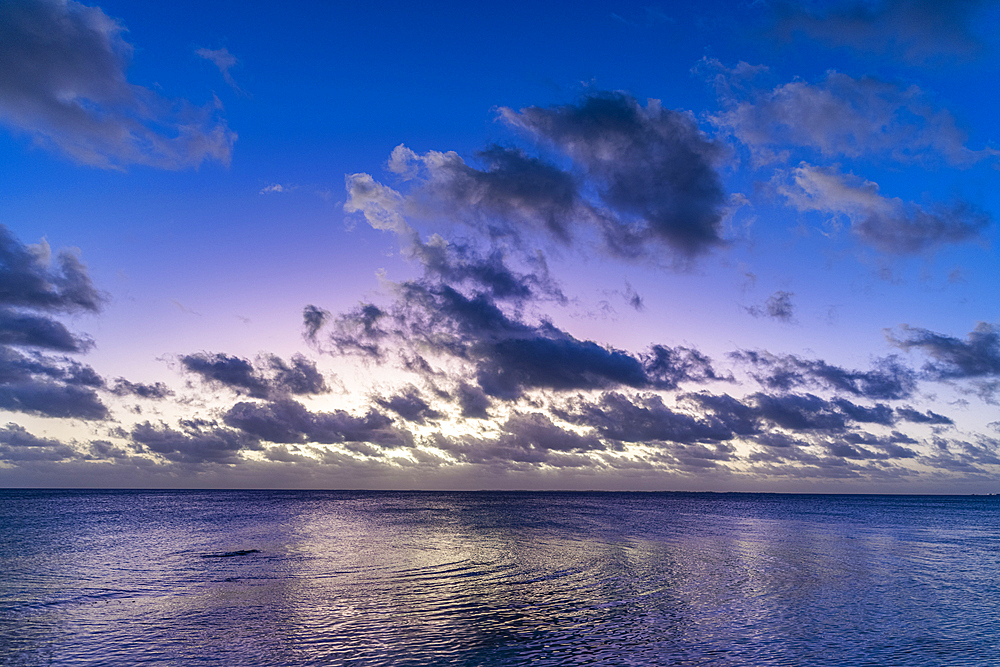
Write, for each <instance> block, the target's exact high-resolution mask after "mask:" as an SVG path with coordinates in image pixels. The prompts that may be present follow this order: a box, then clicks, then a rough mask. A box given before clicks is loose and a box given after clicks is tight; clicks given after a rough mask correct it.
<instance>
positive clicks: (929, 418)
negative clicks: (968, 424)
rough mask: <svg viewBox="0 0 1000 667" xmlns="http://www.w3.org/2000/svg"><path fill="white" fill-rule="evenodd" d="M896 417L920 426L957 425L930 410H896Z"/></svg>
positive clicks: (907, 407) (903, 408)
mask: <svg viewBox="0 0 1000 667" xmlns="http://www.w3.org/2000/svg"><path fill="white" fill-rule="evenodd" d="M896 415H897V416H898V417H899V418H900V419H902V420H905V421H908V422H916V423H918V424H939V425H948V426H950V425H952V424H954V423H955V422H954V421H952V420H951V418H949V417H945V416H944V415H939V414H938V413H936V412H933V411H931V410H928V411H927V412H919V411H917V410H914V409H913V408H911V407H909V406H906V407H902V408H896Z"/></svg>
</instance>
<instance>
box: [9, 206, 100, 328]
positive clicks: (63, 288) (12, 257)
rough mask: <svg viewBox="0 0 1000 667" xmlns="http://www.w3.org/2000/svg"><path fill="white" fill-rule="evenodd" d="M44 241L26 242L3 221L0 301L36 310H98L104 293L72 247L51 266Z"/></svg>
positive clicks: (60, 254) (47, 247) (61, 254)
mask: <svg viewBox="0 0 1000 667" xmlns="http://www.w3.org/2000/svg"><path fill="white" fill-rule="evenodd" d="M51 254H52V253H51V250H50V249H49V246H48V244H47V243H46V242H45V241H42V242H41V243H39V244H38V245H27V246H26V245H24V244H22V243H21V242H20V241H18V240H17V238H15V237H14V235H13V234H12V233H11V232H10V230H8V229H7V228H6V227H4V226H3V225H0V305H4V306H11V307H16V308H30V309H35V310H46V311H60V312H72V311H80V310H87V311H92V312H97V311H98V310H100V308H101V304H102V302H103V297H102V295H101V294H100V293H99V292H98V291H97V289H96V288H95V287H94V286H93V284H92V283H91V282H90V276H89V275H88V274H87V269H86V267H85V266H84V265H83V264H81V263H80V260H79V258H78V257H77V256H76V254H75V253H74V252H73V251H71V250H62V251H60V252H59V254H58V255H57V256H56V261H55V264H56V266H54V267H53V266H52V264H53V262H52V257H51Z"/></svg>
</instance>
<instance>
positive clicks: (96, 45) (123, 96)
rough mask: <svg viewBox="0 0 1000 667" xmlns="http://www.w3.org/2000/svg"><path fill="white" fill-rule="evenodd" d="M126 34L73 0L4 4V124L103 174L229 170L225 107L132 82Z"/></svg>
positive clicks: (0, 49)
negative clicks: (142, 169) (131, 169)
mask: <svg viewBox="0 0 1000 667" xmlns="http://www.w3.org/2000/svg"><path fill="white" fill-rule="evenodd" d="M125 32H126V29H125V27H124V26H122V25H121V24H120V23H118V22H117V21H115V20H114V19H112V18H110V17H109V16H107V15H106V14H105V13H104V12H103V11H102V10H101V9H100V8H97V7H87V6H85V5H82V4H80V3H78V2H74V1H73V0H68V1H65V2H55V1H49V0H23V1H20V2H4V3H2V4H0V62H2V63H4V67H3V68H0V121H2V122H4V123H5V124H7V125H8V126H10V127H12V128H14V129H15V130H17V131H19V132H24V133H26V134H27V135H28V136H30V137H31V138H32V139H34V140H35V141H36V142H37V143H39V144H41V145H43V146H47V147H52V148H55V149H57V150H59V151H60V152H62V153H64V154H66V155H68V156H69V157H71V158H73V159H74V160H76V161H77V162H80V163H83V164H87V165H90V166H94V167H100V168H121V167H124V166H128V165H131V164H142V165H148V166H152V167H159V168H165V169H182V168H185V167H197V166H199V165H200V164H201V163H202V162H204V161H205V160H207V159H212V160H218V161H220V162H223V163H225V164H228V163H229V157H230V154H231V152H232V146H233V142H234V141H235V140H236V135H235V133H233V132H232V131H230V130H229V128H228V127H227V126H226V123H225V121H224V120H223V119H222V118H221V115H220V109H219V108H218V107H219V104H218V101H216V102H215V103H214V104H209V105H207V106H205V107H204V108H196V107H194V106H192V105H191V104H189V103H187V102H185V101H183V100H169V99H166V98H164V97H162V96H161V95H159V94H158V93H156V92H154V91H153V90H151V89H148V88H143V87H141V86H136V85H134V84H131V83H129V82H128V80H127V78H126V73H125V70H126V68H127V66H128V62H129V60H130V58H131V55H132V51H133V47H132V45H131V44H129V43H127V42H126V41H125V40H124V39H123V38H122V35H123V33H125Z"/></svg>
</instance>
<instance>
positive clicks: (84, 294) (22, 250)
mask: <svg viewBox="0 0 1000 667" xmlns="http://www.w3.org/2000/svg"><path fill="white" fill-rule="evenodd" d="M51 255H52V253H51V250H50V249H49V246H48V244H47V243H45V242H44V241H42V242H41V243H39V244H37V245H23V244H22V243H21V242H20V241H18V240H17V239H16V238H15V237H14V236H13V235H12V234H11V233H10V231H9V230H7V228H6V227H3V226H2V225H0V409H4V410H10V411H14V412H26V413H29V414H35V415H40V416H45V417H72V418H79V419H104V418H106V417H107V415H108V412H107V408H105V406H104V404H103V403H102V402H101V400H100V398H99V397H98V396H97V394H96V392H95V391H94V390H95V389H97V388H101V387H103V386H104V380H103V378H101V377H100V376H99V375H98V374H97V373H96V372H95V371H94V370H93V369H92V368H90V367H89V366H85V365H83V364H80V363H79V362H77V361H74V360H72V359H70V358H68V357H66V356H58V357H54V356H49V355H46V354H42V353H41V351H42V350H45V351H54V352H70V353H72V352H85V351H87V350H89V349H90V348H91V347H92V346H93V341H91V339H90V338H89V337H87V336H84V335H79V334H74V333H72V332H70V331H69V329H67V328H66V326H65V325H64V324H63V323H62V322H60V321H58V320H56V319H54V317H53V314H54V313H76V312H80V311H90V312H97V311H99V310H100V308H101V306H102V304H103V301H104V297H103V296H102V295H101V294H100V293H99V292H98V290H97V289H96V288H95V287H94V286H93V284H92V283H91V282H90V277H89V275H88V273H87V269H86V267H85V266H84V265H83V264H82V263H81V262H80V260H79V258H78V257H77V256H76V254H74V253H73V252H71V251H68V250H63V251H60V252H59V253H58V255H57V259H56V262H55V264H56V266H55V267H54V266H53V261H52V256H51ZM19 348H28V349H29V350H30V351H28V352H23V351H20V349H19Z"/></svg>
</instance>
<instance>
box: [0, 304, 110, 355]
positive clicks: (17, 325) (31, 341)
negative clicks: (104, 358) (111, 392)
mask: <svg viewBox="0 0 1000 667" xmlns="http://www.w3.org/2000/svg"><path fill="white" fill-rule="evenodd" d="M0 345H16V346H19V347H34V348H42V349H49V350H55V351H58V352H84V351H86V350H88V349H90V348H91V347H93V341H91V340H90V339H89V338H86V337H84V336H80V335H78V334H72V333H70V331H69V329H67V328H66V325H64V324H63V323H62V322H58V321H56V320H53V319H52V318H50V317H45V316H39V315H31V314H28V313H23V312H17V311H13V310H9V309H6V308H0Z"/></svg>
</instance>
